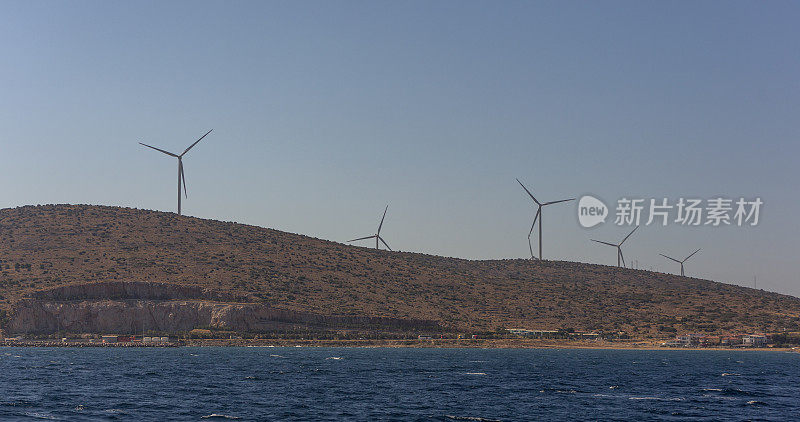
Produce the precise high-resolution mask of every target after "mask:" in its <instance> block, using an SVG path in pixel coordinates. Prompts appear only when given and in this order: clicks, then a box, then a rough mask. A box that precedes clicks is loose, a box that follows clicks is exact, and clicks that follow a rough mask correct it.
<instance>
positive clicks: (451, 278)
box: [0, 205, 800, 336]
mask: <svg viewBox="0 0 800 422" xmlns="http://www.w3.org/2000/svg"><path fill="white" fill-rule="evenodd" d="M0 261H2V265H1V266H0V267H2V271H0V309H2V310H4V311H7V312H9V313H10V314H13V312H14V310H13V309H20V307H19V306H18V305H15V304H18V303H20V302H19V301H20V300H22V299H25V298H34V297H36V298H37V300H40V301H42V300H50V301H51V302H52V301H56V302H58V301H61V302H75V301H99V300H103V299H109V300H111V299H115V298H113V297H109V298H102V297H96V296H95V297H90V296H91V295H90V294H88V295H84V294H83V293H80V292H81V291H83V290H80V289H77V288H75V289H73V293H74V292H78V293H75V294H73V295H72V296H69V297H67V296H63V295H61V296H59V294H56V293H53V292H60V291H64V290H63V289H61V290H58V289H56V290H53V288H56V287H60V286H65V285H79V284H86V283H95V282H151V283H159V284H166V285H168V286H172V285H178V286H181V287H182V288H186V289H189V290H191V291H195V292H200V293H192V294H193V296H191V297H183V298H181V297H174V298H172V299H175V300H178V299H181V300H193V301H215V302H219V303H222V302H246V303H253V304H260V305H264V306H267V307H269V309H276V310H280V311H281V312H285V313H287V312H288V313H293V315H301V314H302V315H306V316H304V317H303V318H306V319H307V318H309V317H307V315H315V316H314V318H316V319H317V320H320V321H322V319H320V318H327V317H336V318H340V319H338V320H337V321H341V320H342V319H341V318H345V317H349V318H368V317H371V318H388V319H392V320H393V321H399V320H409V321H410V320H414V321H434V322H436V323H437V324H439V325H440V326H442V327H447V328H456V329H469V330H484V331H489V330H495V329H497V328H499V327H522V328H531V329H558V328H573V329H576V330H604V331H619V330H622V331H626V332H628V333H631V334H634V335H637V336H666V335H670V334H673V333H674V332H675V331H678V332H684V331H698V332H718V333H719V332H726V331H740V330H741V331H763V330H765V329H766V330H768V331H772V330H782V329H790V330H800V299H798V298H795V297H791V296H786V295H780V294H776V293H769V292H763V291H759V290H754V289H749V288H743V287H738V286H733V285H727V284H723V283H716V282H711V281H707V280H699V279H694V278H688V277H679V276H675V275H669V274H662V273H654V272H648V271H641V270H629V269H617V268H615V267H608V266H603V265H593V264H583V263H574V262H560V261H544V262H536V261H529V260H521V259H516V260H492V261H469V260H462V259H454V258H444V257H437V256H430V255H424V254H418V253H409V252H388V251H376V250H374V249H368V248H363V247H355V246H348V245H343V244H339V243H335V242H330V241H325V240H320V239H315V238H311V237H307V236H302V235H296V234H290V233H285V232H280V231H276V230H272V229H267V228H261V227H254V226H248V225H242V224H236V223H228V222H221V221H213V220H203V219H198V218H193V217H181V216H178V215H176V214H172V213H163V212H155V211H145V210H138V209H129V208H116V207H104V206H87V205H48V206H36V207H34V206H26V207H20V208H14V209H3V210H0ZM192 289H194V290H192ZM203 292H205V293H203ZM48 295H49V296H48ZM76 295H77V296H76ZM81 295H84V296H85V297H82V296H81ZM116 299H120V298H116ZM122 299H125V298H122ZM128 299H137V298H128ZM138 299H148V298H144V297H138ZM149 299H150V300H154V299H153V298H152V297H151V298H149ZM156 299H158V298H156ZM162 299H163V298H162ZM159 300H160V299H159ZM21 303H25V302H21ZM48 306H50V305H48ZM171 306H172V305H171ZM220 306H221V305H220ZM173 307H174V306H173ZM57 308H58V307H57V306H56V307H52V306H51V308H48V309H51V310H47V311H44V310H41V309H40V310H38V311H37V312H58V311H57V310H54V309H57ZM42 309H44V308H42ZM171 309H172V308H171ZM270 312H272V311H270ZM31 315H36V314H35V313H32V314H31ZM32 318H34V317H32ZM6 319H8V318H6ZM388 319H387V321H388ZM422 326H424V324H423V325H422Z"/></svg>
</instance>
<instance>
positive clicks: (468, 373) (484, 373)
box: [464, 372, 486, 375]
mask: <svg viewBox="0 0 800 422" xmlns="http://www.w3.org/2000/svg"><path fill="white" fill-rule="evenodd" d="M464 375H486V372H464Z"/></svg>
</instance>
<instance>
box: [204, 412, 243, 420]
mask: <svg viewBox="0 0 800 422" xmlns="http://www.w3.org/2000/svg"><path fill="white" fill-rule="evenodd" d="M200 419H241V418H240V417H238V416H230V415H223V414H221V413H212V414H210V415H205V416H201V417H200Z"/></svg>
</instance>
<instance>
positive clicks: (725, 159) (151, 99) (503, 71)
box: [0, 1, 800, 296]
mask: <svg viewBox="0 0 800 422" xmlns="http://www.w3.org/2000/svg"><path fill="white" fill-rule="evenodd" d="M799 21H800V5H799V4H798V3H796V2H780V1H772V2H753V1H748V2H734V1H719V2H650V1H632V2H574V3H572V2H562V1H553V2H511V1H505V2H486V1H481V2H465V1H453V2H430V1H424V2H412V1H401V2H374V1H362V2H356V1H322V2H300V1H291V2H289V1H287V2H267V1H258V2H245V1H236V2H222V1H219V2H197V1H192V2H178V1H171V2H163V1H157V2H108V1H98V2H56V1H49V2H47V1H37V2H29V1H19V2H3V3H2V13H0V57H2V63H3V65H2V66H0V80H1V81H2V95H0V129H1V130H0V169H2V173H3V174H4V178H3V180H4V181H5V182H4V183H3V184H2V190H0V192H2V196H0V207H16V206H20V205H26V204H47V203H88V204H105V205H120V206H129V207H137V208H146V209H156V210H163V211H175V208H176V204H175V202H176V167H177V164H176V162H175V161H176V160H175V159H173V158H170V157H167V156H164V155H162V154H159V153H158V152H155V151H152V150H149V149H146V148H144V147H142V146H140V145H139V144H138V142H140V141H141V142H145V143H149V144H152V145H155V146H158V147H161V148H164V149H167V150H170V151H174V152H180V151H183V149H185V148H186V147H187V146H188V145H190V144H191V143H192V142H193V141H194V140H196V139H197V138H198V137H200V136H201V135H202V134H203V133H205V132H206V131H207V130H208V129H211V128H213V129H214V131H213V132H212V133H211V134H210V135H209V136H208V137H207V138H206V139H204V140H203V141H202V142H201V143H200V144H198V146H197V147H196V148H195V149H193V150H192V151H191V152H190V153H189V154H188V155H187V157H186V159H185V166H186V176H187V187H188V191H189V197H188V199H186V200H185V201H184V204H183V207H184V214H188V215H193V216H198V217H203V218H213V219H219V220H226V221H237V222H242V223H248V224H255V225H259V226H266V227H272V228H276V229H279V230H285V231H290V232H296V233H302V234H306V235H310V236H315V237H320V238H324V239H330V240H335V241H346V240H348V239H350V238H353V237H359V236H365V235H369V234H371V233H373V232H374V230H375V229H376V226H377V223H378V220H379V218H380V214H381V212H382V211H383V208H384V206H385V205H386V204H387V203H388V204H389V212H388V215H387V219H386V223H385V225H384V230H383V233H382V234H383V237H384V238H385V239H386V241H387V242H388V243H389V245H391V246H392V247H393V248H395V249H399V250H404V251H418V252H424V253H432V254H438V255H447V256H456V257H464V258H473V259H483V258H517V257H525V256H528V245H527V237H526V236H527V232H528V229H529V228H530V223H531V220H532V218H533V214H534V212H535V209H534V208H533V205H532V203H531V201H530V199H529V198H528V197H527V196H526V195H525V193H524V191H523V190H522V189H521V188H520V187H519V186H518V185H517V183H516V182H515V180H514V178H515V177H519V178H520V179H522V180H523V181H524V182H525V183H526V184H527V185H528V186H529V188H531V189H532V191H533V192H534V194H535V195H537V197H538V198H539V199H540V200H543V201H550V200H555V199H562V198H565V197H571V196H580V195H582V194H587V193H588V194H593V195H595V196H597V197H599V198H602V199H604V200H605V201H606V203H609V204H610V205H614V201H616V200H617V199H618V198H622V197H642V198H664V197H667V198H673V199H674V198H678V197H697V198H703V199H709V198H712V197H716V196H726V197H731V198H739V197H742V196H744V197H746V198H754V197H761V198H762V200H763V201H764V205H763V206H762V209H761V222H760V224H759V225H758V226H756V227H746V228H744V227H742V228H740V227H722V228H719V227H718V228H713V227H693V228H688V227H681V226H677V225H670V226H668V227H666V228H663V227H660V226H647V227H642V228H641V229H640V230H639V231H638V232H637V233H636V234H635V235H634V236H633V237H631V239H630V240H629V241H628V243H626V249H625V251H626V258H627V260H628V261H629V262H633V261H638V266H639V267H640V268H650V267H652V268H653V269H655V270H658V271H668V272H677V271H678V270H679V267H678V265H677V264H675V263H672V262H670V261H667V260H666V259H664V258H662V257H660V256H659V255H658V253H659V252H663V253H666V254H668V255H670V254H671V255H675V256H685V255H688V254H689V253H691V252H692V251H693V250H694V249H696V248H699V247H702V248H703V250H702V251H701V252H700V253H699V254H698V255H697V256H695V257H694V258H692V260H690V261H689V262H688V263H687V264H686V271H687V274H689V275H695V276H699V277H703V278H710V279H714V280H718V281H723V282H727V283H735V284H742V285H747V286H752V283H753V276H754V275H758V287H760V288H764V289H767V290H772V291H777V292H782V293H789V294H793V295H796V296H800V277H799V276H798V272H800V262H798V259H797V252H798V249H799V248H798V245H799V244H800V240H798V239H800V222H798V216H800V200H798V193H800V192H798V188H797V183H798V169H797V164H796V163H797V161H798V153H800V143H798V135H800V123H798V122H800V79H798V78H799V76H798V75H800V26H799V25H798V24H797V23H798V22H799ZM612 212H613V210H612ZM544 217H545V220H544V221H545V223H544V254H545V257H546V258H554V259H565V260H577V261H584V262H592V263H602V264H615V263H616V257H615V252H614V250H613V249H611V248H608V247H604V246H601V245H597V244H594V243H591V242H589V241H588V239H589V238H590V237H595V238H599V239H602V240H608V241H612V242H616V241H618V240H619V239H621V238H622V237H623V236H624V235H625V234H626V232H627V231H629V228H627V227H617V226H614V225H613V224H605V225H602V226H600V227H597V228H593V229H583V228H581V227H580V226H579V225H578V222H577V206H576V204H575V203H569V204H560V205H554V206H552V207H548V208H546V209H545V215H544ZM611 220H613V217H612V218H611V219H609V222H611ZM364 244H365V245H368V244H369V243H364Z"/></svg>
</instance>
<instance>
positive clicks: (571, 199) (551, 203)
mask: <svg viewBox="0 0 800 422" xmlns="http://www.w3.org/2000/svg"><path fill="white" fill-rule="evenodd" d="M575 199H576V198H570V199H562V200H560V201H550V202H545V203H544V204H542V206H544V205H553V204H557V203H559V202H567V201H574V200H575Z"/></svg>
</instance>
